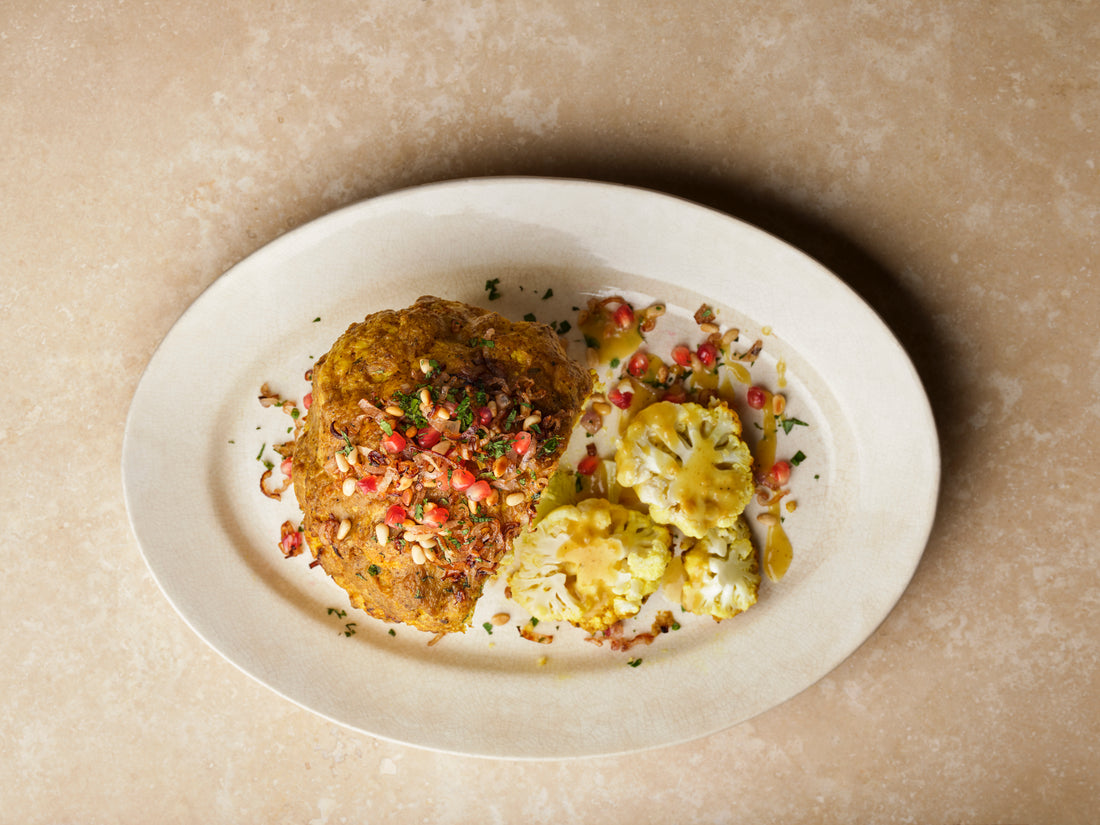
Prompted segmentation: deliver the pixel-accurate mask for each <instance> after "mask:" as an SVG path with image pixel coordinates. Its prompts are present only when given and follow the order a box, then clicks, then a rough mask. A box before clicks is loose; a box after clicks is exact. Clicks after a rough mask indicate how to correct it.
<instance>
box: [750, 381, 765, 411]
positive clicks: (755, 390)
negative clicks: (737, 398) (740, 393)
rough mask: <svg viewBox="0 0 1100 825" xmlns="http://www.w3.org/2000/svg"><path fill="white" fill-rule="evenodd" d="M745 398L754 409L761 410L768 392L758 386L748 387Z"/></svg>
mask: <svg viewBox="0 0 1100 825" xmlns="http://www.w3.org/2000/svg"><path fill="white" fill-rule="evenodd" d="M745 400H746V401H747V402H748V404H749V406H750V407H752V408H753V409H754V410H762V409H764V405H765V404H766V403H767V402H768V394H767V393H766V392H764V390H762V389H760V387H749V389H748V392H746V393H745Z"/></svg>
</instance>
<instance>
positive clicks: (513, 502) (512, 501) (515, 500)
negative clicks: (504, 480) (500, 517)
mask: <svg viewBox="0 0 1100 825" xmlns="http://www.w3.org/2000/svg"><path fill="white" fill-rule="evenodd" d="M526 499H527V496H525V495H524V494H523V493H511V494H510V495H509V496H508V498H506V499H504V503H505V504H507V505H508V506H509V507H517V506H519V505H520V504H523V502H524V501H526Z"/></svg>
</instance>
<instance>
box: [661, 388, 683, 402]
mask: <svg viewBox="0 0 1100 825" xmlns="http://www.w3.org/2000/svg"><path fill="white" fill-rule="evenodd" d="M661 400H662V401H668V402H669V403H672V404H683V403H684V402H685V401H687V393H686V392H684V388H683V387H673V388H672V389H670V390H667V391H666V392H665V394H664V395H662V396H661Z"/></svg>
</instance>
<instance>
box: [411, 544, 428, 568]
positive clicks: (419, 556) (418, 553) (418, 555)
mask: <svg viewBox="0 0 1100 825" xmlns="http://www.w3.org/2000/svg"><path fill="white" fill-rule="evenodd" d="M409 552H410V553H411V554H412V560H413V564H424V562H426V561H427V560H428V557H427V556H425V555H424V548H423V547H421V546H420V545H419V544H412V545H409Z"/></svg>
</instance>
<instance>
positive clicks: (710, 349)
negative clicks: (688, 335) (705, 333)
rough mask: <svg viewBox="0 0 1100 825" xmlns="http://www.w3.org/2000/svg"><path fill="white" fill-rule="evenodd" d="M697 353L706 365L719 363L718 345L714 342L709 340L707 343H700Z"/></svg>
mask: <svg viewBox="0 0 1100 825" xmlns="http://www.w3.org/2000/svg"><path fill="white" fill-rule="evenodd" d="M695 354H696V355H698V356H699V360H700V361H702V362H703V366H704V367H713V366H714V365H715V364H716V363H718V347H716V346H714V344H712V343H710V342H709V341H708V342H706V343H705V344H700V345H699V349H697V350H696V351H695Z"/></svg>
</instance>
